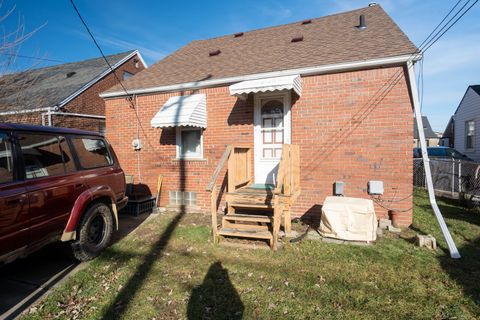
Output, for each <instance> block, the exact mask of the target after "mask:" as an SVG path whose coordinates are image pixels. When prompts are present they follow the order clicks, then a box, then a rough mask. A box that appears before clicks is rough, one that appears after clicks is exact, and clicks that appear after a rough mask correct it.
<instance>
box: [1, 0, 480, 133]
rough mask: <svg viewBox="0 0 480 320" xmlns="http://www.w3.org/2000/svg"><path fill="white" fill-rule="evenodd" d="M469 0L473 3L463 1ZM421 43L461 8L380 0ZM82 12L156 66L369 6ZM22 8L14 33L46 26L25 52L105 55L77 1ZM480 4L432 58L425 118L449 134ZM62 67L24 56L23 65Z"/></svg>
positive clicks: (300, 1)
mask: <svg viewBox="0 0 480 320" xmlns="http://www.w3.org/2000/svg"><path fill="white" fill-rule="evenodd" d="M462 1H463V2H466V1H468V0H462ZM377 2H378V3H379V4H381V5H382V7H383V8H384V9H385V11H387V13H388V14H390V16H391V17H392V18H393V19H394V20H395V22H396V23H397V24H398V25H399V26H400V27H401V28H402V29H403V31H404V32H405V33H406V34H407V35H408V36H409V38H410V39H411V40H412V41H413V42H414V43H415V44H417V45H419V44H420V43H421V42H422V41H423V40H424V38H425V37H426V36H427V35H428V34H429V33H430V32H431V31H432V30H433V28H434V27H435V26H436V24H437V23H438V22H440V20H441V19H442V18H443V17H444V15H445V14H446V13H447V12H448V11H449V10H450V8H451V7H452V6H453V5H454V4H455V3H456V1H451V0H417V1H415V0H396V1H395V0H384V1H382V0H380V1H377ZM75 3H76V4H77V7H78V9H79V10H80V12H81V13H82V15H83V17H84V19H85V20H86V22H87V24H88V25H89V26H90V28H91V29H92V32H93V33H94V35H95V36H96V38H97V39H98V41H99V42H100V45H101V47H102V49H103V50H104V51H105V53H107V54H112V53H117V52H122V51H126V50H130V49H139V50H140V52H141V54H142V55H143V57H144V58H145V60H146V61H147V63H148V64H152V63H154V62H155V61H157V60H159V59H162V58H163V57H164V56H165V55H168V54H169V53H171V52H173V51H174V50H176V49H178V48H180V47H182V46H183V45H185V44H187V43H188V42H190V41H192V40H196V39H207V38H211V37H215V36H220V35H224V34H230V33H234V32H238V31H247V30H251V29H258V28H263V27H268V26H274V25H279V24H284V23H289V22H294V21H299V20H303V19H306V18H316V17H321V16H324V15H328V14H332V13H338V12H342V11H348V10H353V9H357V8H360V7H364V6H367V5H368V1H359V0H350V1H333V0H284V1H281V0H266V1H262V0H242V1H233V0H230V1H225V0H222V1H212V0H208V1H206V0H205V1H201V0H195V1H178V0H177V1H165V0H162V1H141V0H136V1H126V0H123V1H122V0H102V1H99V0H76V1H75ZM13 5H16V6H17V7H16V11H15V12H14V14H13V15H12V16H11V17H10V18H9V19H8V20H7V21H6V22H2V24H3V25H4V26H5V27H6V29H7V30H8V29H9V28H10V29H11V28H13V27H14V26H15V25H16V23H17V21H18V17H19V15H20V16H23V17H24V19H25V22H26V29H27V31H28V30H33V29H35V28H36V27H38V26H41V25H43V24H45V23H46V24H45V26H43V27H42V28H41V29H40V30H39V31H38V32H36V33H35V35H34V36H33V37H32V38H30V39H29V40H28V41H27V42H25V43H24V44H23V45H22V47H21V50H20V54H22V55H28V56H35V57H42V58H48V59H54V60H58V61H62V62H71V61H76V60H83V59H87V58H92V57H98V56H99V52H98V51H97V49H96V47H95V46H94V44H93V43H92V41H91V40H90V38H89V37H88V36H87V34H86V32H85V30H84V28H83V26H82V25H81V24H80V21H79V20H78V17H77V16H76V14H75V12H74V11H73V9H72V7H71V5H70V1H69V0H43V1H29V0H17V1H14V0H4V2H3V7H2V8H0V10H1V12H3V13H4V12H5V11H6V9H9V8H11V7H12V6H13ZM479 56H480V4H477V5H476V6H475V7H474V8H473V9H472V10H470V12H469V13H467V15H466V16H464V18H463V19H462V20H460V22H459V23H458V24H457V25H455V26H454V27H453V28H452V29H451V30H450V31H449V32H448V33H447V34H446V35H445V36H444V37H443V38H442V39H441V40H440V41H439V42H437V43H436V45H435V46H434V47H432V48H431V49H430V50H429V51H428V52H427V53H426V54H425V60H424V91H423V92H424V98H423V109H422V110H423V113H424V114H425V115H426V116H428V117H429V119H430V122H431V124H432V126H433V128H434V130H437V131H443V130H444V128H445V125H446V123H447V121H448V119H449V117H450V116H451V115H452V113H453V112H454V111H455V109H456V107H457V106H458V103H459V101H460V99H461V98H462V96H463V94H464V93H465V90H466V88H467V86H468V85H472V84H480V57H479ZM55 63H58V62H45V61H43V62H41V61H35V60H32V59H26V58H18V60H17V64H16V68H17V69H19V70H20V69H22V68H26V67H31V66H35V67H43V66H47V65H51V64H55Z"/></svg>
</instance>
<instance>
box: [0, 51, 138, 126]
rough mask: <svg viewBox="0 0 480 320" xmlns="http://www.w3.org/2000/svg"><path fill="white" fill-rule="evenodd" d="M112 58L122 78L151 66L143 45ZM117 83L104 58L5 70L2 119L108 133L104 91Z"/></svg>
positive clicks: (0, 92)
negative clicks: (140, 50) (19, 69)
mask: <svg viewBox="0 0 480 320" xmlns="http://www.w3.org/2000/svg"><path fill="white" fill-rule="evenodd" d="M106 58H107V60H108V62H109V63H110V65H111V66H112V68H113V69H114V70H115V72H116V75H117V76H118V78H119V79H120V80H122V79H126V78H127V77H130V76H132V75H133V74H136V73H138V72H139V71H141V70H143V69H145V68H146V64H145V62H144V61H143V59H142V57H141V55H140V53H139V52H138V51H137V50H134V51H129V52H124V53H119V54H115V55H110V56H107V57H106ZM115 84H118V80H117V79H115V76H114V74H113V72H112V71H111V69H110V68H109V67H108V65H107V63H106V62H105V60H104V58H103V57H101V58H95V59H89V60H84V61H79V62H72V63H66V64H61V65H55V66H51V67H46V68H39V69H33V70H28V71H24V72H19V73H15V74H9V75H4V76H2V77H0V122H17V123H29V124H38V125H40V124H43V125H49V126H57V127H69V128H79V129H86V130H93V131H99V132H104V130H105V102H104V100H103V99H102V98H100V97H99V93H100V92H103V91H105V90H107V89H109V88H111V87H112V86H114V85H115Z"/></svg>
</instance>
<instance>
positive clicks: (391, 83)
mask: <svg viewBox="0 0 480 320" xmlns="http://www.w3.org/2000/svg"><path fill="white" fill-rule="evenodd" d="M477 2H478V0H476V1H475V2H474V3H473V4H472V5H471V6H470V7H468V8H467V10H465V11H464V12H463V13H462V14H461V16H460V17H458V18H457V19H456V20H455V21H454V22H453V23H452V24H451V25H449V23H450V22H451V21H452V20H453V19H454V18H455V17H456V16H457V15H458V14H459V13H460V12H461V11H462V10H463V8H465V7H466V5H468V3H470V0H468V1H467V3H466V4H465V5H464V6H462V8H460V9H459V10H458V12H457V13H456V14H455V15H454V16H453V17H452V18H451V19H450V20H449V21H448V22H447V23H446V24H445V25H444V26H443V27H442V28H441V29H440V30H438V31H437V32H436V33H435V30H437V29H438V28H439V27H440V26H441V25H442V23H443V22H444V21H445V20H446V19H447V18H448V16H449V15H450V14H451V13H452V12H453V10H454V9H455V8H456V7H457V6H458V4H459V3H460V1H459V2H457V4H456V5H455V6H454V7H453V8H452V9H451V10H450V12H449V13H448V14H447V15H446V16H445V17H444V18H443V19H442V21H441V22H440V23H439V24H438V25H437V26H436V27H435V28H434V31H432V32H431V33H430V34H429V35H428V36H427V38H426V39H425V40H424V41H423V42H422V45H423V44H424V45H425V46H426V49H425V50H423V53H425V52H426V51H427V50H428V49H429V48H430V47H431V46H432V45H433V44H435V43H436V42H437V41H438V40H439V39H440V38H441V37H442V36H443V35H444V34H445V33H446V32H447V31H448V30H450V28H452V27H453V25H455V24H456V23H457V22H458V21H459V20H460V19H461V18H462V17H463V16H464V15H465V14H466V13H467V12H468V11H469V10H470V9H471V8H472V7H473V6H474V5H475V4H476V3H477ZM448 25H449V26H448ZM446 26H448V28H447V29H446V30H444V29H445V28H446ZM442 30H444V31H443V32H442ZM440 33H441V34H440ZM432 35H433V37H432V38H430V37H431V36H432ZM428 38H430V39H428ZM421 52H422V51H421V46H420V48H419V49H418V50H417V51H416V52H414V53H412V54H411V55H410V58H409V60H410V59H413V58H415V57H416V56H419V54H420V53H421ZM407 68H408V69H407V70H409V69H410V68H413V63H412V64H411V65H410V66H407ZM403 72H404V71H403V69H402V70H398V71H397V72H395V73H393V74H392V76H391V77H390V78H388V79H387V80H386V81H385V83H384V84H383V85H382V86H381V87H380V88H379V90H377V91H376V92H375V93H374V94H373V96H372V97H371V98H369V99H368V101H367V102H366V103H365V104H364V105H363V106H362V107H361V108H360V109H359V110H358V111H357V112H356V113H355V114H354V115H353V117H352V118H351V119H350V120H349V121H348V124H347V126H348V125H350V129H349V130H340V131H339V132H337V133H335V134H334V135H333V137H332V139H329V140H334V139H342V140H343V139H345V138H346V136H347V135H348V134H349V132H351V131H352V130H355V129H356V127H358V125H359V123H361V122H362V121H363V120H364V119H365V118H366V117H367V116H368V115H369V114H370V113H371V112H372V111H373V110H374V109H375V108H376V107H377V106H378V105H379V104H380V102H381V101H383V99H384V98H385V97H386V96H387V95H388V94H389V93H390V92H391V91H392V90H393V88H394V87H395V86H396V85H397V84H398V83H399V82H400V80H401V79H402V74H403ZM422 79H423V75H422ZM422 81H423V80H422ZM353 120H355V121H353ZM352 122H355V124H354V125H352ZM338 145H339V143H338V144H337V146H338ZM334 149H335V148H333V150H334ZM333 150H331V151H330V152H328V153H327V154H326V155H327V156H328V154H329V153H331V152H332V151H333ZM312 165H314V163H313V161H312V162H311V163H309V164H308V166H309V167H310V166H312ZM317 166H318V164H317Z"/></svg>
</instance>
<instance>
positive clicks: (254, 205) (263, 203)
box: [207, 145, 300, 250]
mask: <svg viewBox="0 0 480 320" xmlns="http://www.w3.org/2000/svg"><path fill="white" fill-rule="evenodd" d="M226 162H228V169H227V170H226V172H225V175H226V176H227V186H226V190H218V188H217V186H216V184H215V183H216V180H217V179H218V177H219V175H220V173H221V172H222V170H223V167H224V165H225V163H226ZM252 164H253V162H252V157H251V149H250V148H248V147H232V146H229V147H227V149H226V150H225V153H224V155H223V156H222V158H221V159H220V162H219V164H218V166H217V168H216V170H215V172H214V174H213V176H212V181H211V182H210V184H209V186H208V187H207V191H210V192H211V213H212V233H213V237H214V241H215V242H217V241H219V239H220V237H221V236H223V237H242V238H251V239H264V240H268V242H269V243H270V247H271V248H272V249H273V250H276V249H277V241H278V233H279V231H280V224H281V219H282V216H283V217H284V229H285V231H286V232H289V231H290V211H291V207H292V205H293V203H294V202H295V200H296V198H297V197H298V195H299V194H300V158H299V148H298V146H296V145H283V148H282V157H281V159H280V163H279V169H278V174H277V181H276V187H275V188H274V187H273V186H265V187H258V186H254V185H252V181H253V180H252V177H253V170H252ZM224 187H225V186H224ZM224 193H225V201H226V206H227V214H226V215H222V217H221V224H220V226H219V224H218V207H219V203H220V201H221V199H222V195H223V194H224Z"/></svg>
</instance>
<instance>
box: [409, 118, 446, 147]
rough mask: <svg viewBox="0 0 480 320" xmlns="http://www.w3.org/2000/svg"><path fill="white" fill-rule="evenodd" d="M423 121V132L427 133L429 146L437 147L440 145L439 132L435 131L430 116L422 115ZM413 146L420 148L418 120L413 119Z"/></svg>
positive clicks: (426, 139) (426, 137)
mask: <svg viewBox="0 0 480 320" xmlns="http://www.w3.org/2000/svg"><path fill="white" fill-rule="evenodd" d="M422 121H423V132H424V133H425V141H426V142H427V147H436V146H438V141H439V140H440V138H439V136H438V134H437V133H436V132H435V131H433V129H432V126H431V125H430V122H429V121H428V118H427V117H425V116H422ZM413 147H414V148H420V142H419V140H418V129H417V122H416V121H415V120H414V121H413Z"/></svg>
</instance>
